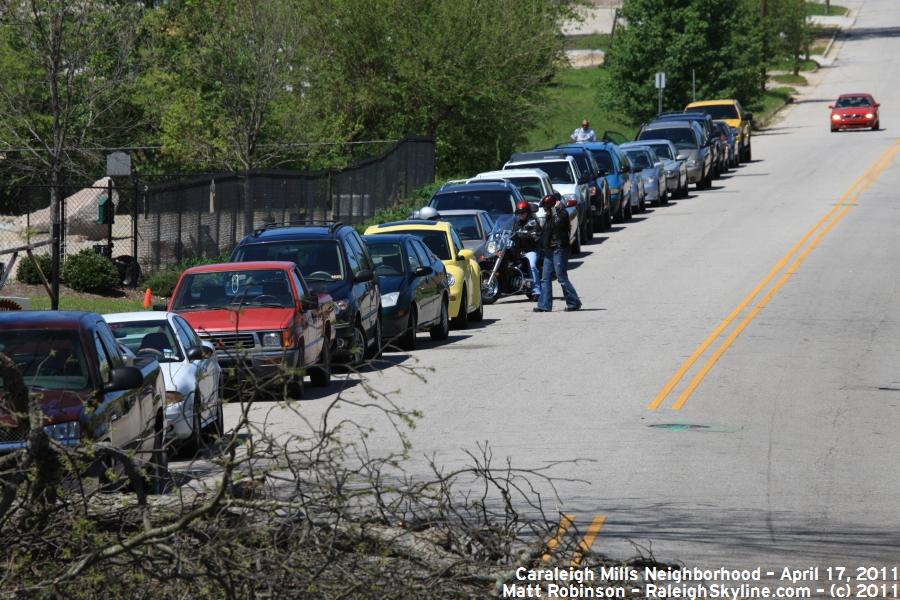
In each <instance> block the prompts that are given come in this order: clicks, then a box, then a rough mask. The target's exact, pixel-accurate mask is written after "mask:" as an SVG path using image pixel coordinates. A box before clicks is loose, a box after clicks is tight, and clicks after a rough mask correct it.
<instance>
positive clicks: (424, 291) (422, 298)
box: [403, 240, 435, 324]
mask: <svg viewBox="0 0 900 600" xmlns="http://www.w3.org/2000/svg"><path fill="white" fill-rule="evenodd" d="M403 254H404V255H405V256H404V258H403V260H405V261H406V268H407V276H408V277H409V278H410V287H411V288H412V299H413V302H415V303H416V306H417V307H418V309H419V323H420V324H423V323H430V322H431V321H432V320H433V318H434V312H435V309H434V304H435V294H434V289H435V286H434V284H433V283H432V281H433V279H432V278H433V276H434V274H433V273H429V274H428V275H416V274H415V273H416V271H417V270H418V269H419V268H420V267H429V268H430V267H431V265H429V264H428V263H427V262H423V261H422V258H421V257H420V256H419V253H418V252H417V251H416V247H415V244H414V243H413V240H406V241H405V242H404V243H403Z"/></svg>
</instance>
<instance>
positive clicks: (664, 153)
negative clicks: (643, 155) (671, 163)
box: [647, 144, 675, 160]
mask: <svg viewBox="0 0 900 600" xmlns="http://www.w3.org/2000/svg"><path fill="white" fill-rule="evenodd" d="M647 145H648V146H650V147H651V148H653V151H654V152H656V155H657V156H658V157H660V158H664V159H668V160H672V159H674V158H675V156H674V155H673V154H672V147H671V146H669V145H668V144H647Z"/></svg>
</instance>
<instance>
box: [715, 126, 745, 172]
mask: <svg viewBox="0 0 900 600" xmlns="http://www.w3.org/2000/svg"><path fill="white" fill-rule="evenodd" d="M713 124H714V125H715V126H716V131H718V132H719V137H720V138H721V139H722V143H723V144H725V150H726V152H725V155H726V157H725V165H726V167H727V168H726V170H727V169H731V168H733V167H737V166H738V164H739V163H740V159H739V158H738V154H739V152H740V146H739V143H738V136H737V129H735V128H734V127H732V126H731V125H729V124H728V123H726V122H725V121H718V120H717V121H713Z"/></svg>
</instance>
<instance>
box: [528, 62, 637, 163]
mask: <svg viewBox="0 0 900 600" xmlns="http://www.w3.org/2000/svg"><path fill="white" fill-rule="evenodd" d="M607 78H608V76H607V74H606V71H605V70H604V69H603V68H602V67H600V68H588V69H571V68H564V69H562V70H560V72H559V74H558V75H557V77H556V80H555V81H554V83H553V85H552V86H550V89H549V90H548V92H547V96H546V104H545V106H544V110H543V111H542V113H543V114H541V115H539V116H538V119H537V125H536V126H535V127H534V129H532V130H531V132H529V134H528V136H527V141H526V142H525V144H524V145H523V147H521V148H518V150H534V149H538V148H550V147H553V146H554V145H556V144H560V143H564V142H568V141H569V135H571V133H572V132H573V131H574V130H575V128H576V127H578V126H579V125H580V124H581V120H582V119H584V118H587V119H588V120H590V122H591V127H592V128H593V129H594V131H596V132H597V135H598V136H599V135H601V134H602V133H603V131H605V130H610V131H618V132H619V133H622V134H623V135H625V137H627V138H628V139H631V138H633V137H634V134H635V133H636V132H637V128H636V127H634V126H633V125H626V124H624V123H622V122H621V121H619V120H617V119H615V118H614V117H613V116H612V115H610V114H609V113H608V112H607V111H605V110H604V109H603V108H602V107H601V106H600V105H599V104H598V102H597V90H599V89H600V87H601V86H602V85H604V84H605V83H606V81H607Z"/></svg>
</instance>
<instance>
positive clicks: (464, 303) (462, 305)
mask: <svg viewBox="0 0 900 600" xmlns="http://www.w3.org/2000/svg"><path fill="white" fill-rule="evenodd" d="M453 326H454V327H456V328H457V329H465V328H466V327H468V326H469V296H468V294H467V293H466V288H465V287H463V289H462V295H461V298H460V299H459V313H458V314H457V315H456V316H455V317H454V318H453Z"/></svg>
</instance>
